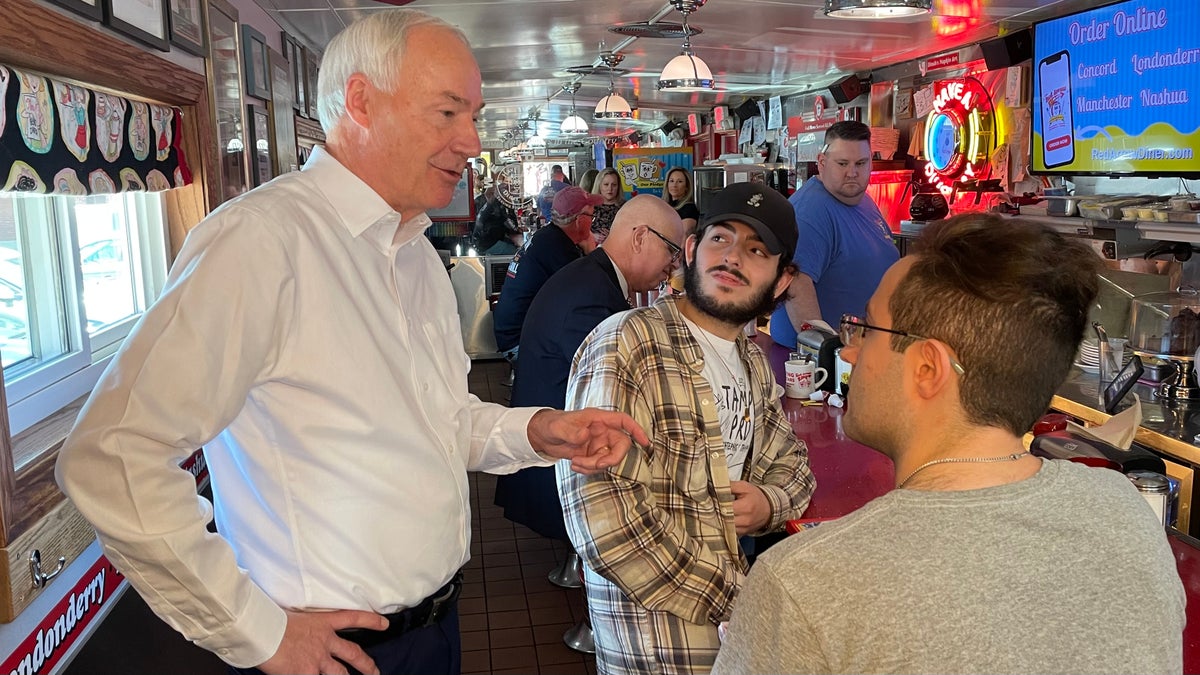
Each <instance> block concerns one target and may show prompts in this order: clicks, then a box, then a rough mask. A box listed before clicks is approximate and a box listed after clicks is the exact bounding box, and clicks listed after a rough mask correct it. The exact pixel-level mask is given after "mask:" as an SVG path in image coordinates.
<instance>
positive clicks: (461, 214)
mask: <svg viewBox="0 0 1200 675" xmlns="http://www.w3.org/2000/svg"><path fill="white" fill-rule="evenodd" d="M425 215H427V216H429V218H430V219H431V220H470V221H474V220H475V172H474V171H472V170H471V167H470V166H467V168H465V169H463V175H462V178H460V179H459V180H458V185H456V186H454V197H453V198H451V199H450V203H449V204H447V205H446V208H443V209H430V210H429V211H426V212H425Z"/></svg>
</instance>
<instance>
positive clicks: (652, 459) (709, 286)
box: [557, 183, 816, 673]
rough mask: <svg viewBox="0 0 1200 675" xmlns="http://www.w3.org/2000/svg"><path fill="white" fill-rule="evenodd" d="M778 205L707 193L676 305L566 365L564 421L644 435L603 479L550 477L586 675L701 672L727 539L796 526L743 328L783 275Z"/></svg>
mask: <svg viewBox="0 0 1200 675" xmlns="http://www.w3.org/2000/svg"><path fill="white" fill-rule="evenodd" d="M796 238H797V235H796V220H795V216H794V215H793V211H792V208H791V206H790V205H789V204H788V202H787V200H786V199H784V198H783V197H782V196H781V195H780V194H779V193H777V192H775V191H773V190H769V189H766V188H764V187H763V186H761V185H757V184H749V183H739V184H736V185H733V186H730V187H728V188H725V189H724V190H722V191H721V192H720V193H718V194H717V195H716V196H715V197H714V198H713V201H712V203H711V205H710V207H709V215H708V216H707V217H705V218H704V219H702V220H701V221H700V226H699V229H698V230H697V232H696V233H695V234H693V235H691V236H690V237H688V240H687V242H686V244H685V252H686V254H687V272H686V274H685V293H684V295H682V296H670V295H668V296H664V297H662V298H661V299H660V300H659V301H658V302H657V303H656V304H655V305H653V306H651V307H646V308H643V309H638V310H635V311H631V312H624V313H621V314H618V315H616V316H613V317H611V318H610V319H608V320H606V321H604V322H603V323H601V324H600V325H599V326H598V327H597V328H596V330H595V331H593V332H592V333H591V334H590V335H589V336H588V338H587V339H586V340H585V341H584V343H583V345H582V346H581V347H580V348H579V351H578V352H577V353H576V356H575V363H574V365H573V367H572V371H571V378H570V382H569V384H568V389H567V407H568V408H569V409H574V408H580V407H584V406H597V407H600V408H607V409H611V410H620V411H624V412H627V413H628V414H630V415H631V416H632V417H633V418H634V419H635V420H637V421H638V422H639V423H640V424H642V425H643V428H645V429H647V430H648V432H649V434H650V437H651V439H652V440H651V444H650V446H649V447H635V448H633V449H631V450H630V452H629V455H628V456H627V457H626V458H625V460H624V461H623V462H621V463H620V464H619V465H617V466H615V467H613V468H611V469H609V470H608V471H607V472H604V473H598V474H596V475H594V476H591V477H587V478H583V479H577V478H576V477H574V476H571V475H569V474H570V471H569V470H566V469H567V467H564V466H561V465H560V466H559V467H557V473H558V485H559V494H560V497H561V499H562V505H563V512H564V515H565V519H566V523H567V532H568V533H569V535H570V537H571V541H572V543H573V544H574V546H575V548H576V550H577V551H578V552H579V555H580V556H581V557H582V558H583V560H584V563H585V578H584V581H585V585H586V586H587V593H588V608H589V612H590V614H591V619H592V627H593V630H594V636H595V640H596V658H597V671H598V672H599V673H634V672H639V673H644V672H669V673H704V672H708V670H709V669H710V668H711V666H712V663H713V661H714V660H715V658H716V654H717V648H718V647H719V645H720V642H719V640H718V637H717V625H718V624H719V623H720V622H721V621H724V620H725V619H727V618H728V617H729V613H730V610H731V609H732V607H733V601H734V598H735V597H736V595H737V592H738V589H739V588H740V586H741V583H742V580H743V579H744V578H745V574H746V571H747V564H746V557H745V555H744V553H743V551H742V550H741V549H740V547H739V545H738V537H740V536H744V535H758V534H764V533H767V532H771V531H775V530H779V529H781V528H782V527H783V525H784V523H785V522H786V521H787V520H789V519H792V518H798V517H799V516H800V515H801V513H803V511H804V509H805V508H806V507H807V506H808V501H809V498H810V497H811V496H812V492H813V489H814V488H815V486H816V483H815V481H814V480H813V476H812V472H811V471H810V469H809V466H808V454H807V450H806V448H805V447H804V445H803V444H802V443H800V442H798V441H797V440H796V438H795V436H794V434H793V433H792V428H791V425H790V424H789V423H788V421H787V420H786V419H785V418H784V415H783V411H782V409H781V408H780V405H779V399H778V397H777V395H776V394H775V379H774V377H773V376H772V374H771V368H770V366H769V364H768V363H767V359H766V356H765V355H764V354H763V353H762V351H761V350H759V348H758V347H757V346H756V345H754V344H753V343H752V342H750V341H749V340H747V339H746V337H745V335H744V334H743V332H742V327H743V326H744V325H745V324H746V322H748V321H751V320H753V319H754V318H756V317H758V316H761V315H762V314H764V313H766V312H769V311H770V310H771V309H772V308H773V307H774V306H775V304H776V303H777V302H779V300H780V299H781V297H782V296H783V294H784V293H785V292H786V289H787V287H788V284H789V283H790V282H791V280H792V275H793V274H794V270H795V266H794V265H793V263H792V253H793V251H794V249H795V247H796Z"/></svg>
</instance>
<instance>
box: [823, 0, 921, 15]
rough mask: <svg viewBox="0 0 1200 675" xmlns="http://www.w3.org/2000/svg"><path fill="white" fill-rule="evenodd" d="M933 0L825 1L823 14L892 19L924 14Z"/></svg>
mask: <svg viewBox="0 0 1200 675" xmlns="http://www.w3.org/2000/svg"><path fill="white" fill-rule="evenodd" d="M932 6H933V0H825V14H826V15H827V16H833V17H837V18H839V19H892V18H900V17H906V16H917V15H919V14H926V13H928V12H929V10H930V8H931V7H932Z"/></svg>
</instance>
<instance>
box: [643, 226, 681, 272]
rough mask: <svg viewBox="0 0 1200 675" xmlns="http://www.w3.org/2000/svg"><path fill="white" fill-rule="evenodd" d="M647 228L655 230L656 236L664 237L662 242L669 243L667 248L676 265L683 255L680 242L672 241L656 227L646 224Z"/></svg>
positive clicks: (672, 262)
mask: <svg viewBox="0 0 1200 675" xmlns="http://www.w3.org/2000/svg"><path fill="white" fill-rule="evenodd" d="M646 229H647V230H650V231H651V232H653V233H654V236H656V237H658V238H659V239H662V243H664V244H666V245H667V250H668V251H670V252H671V264H672V265H674V264H675V263H677V262H679V257H680V256H682V255H683V249H682V248H680V246H679V244H676V243H675V242H673V241H671V240H670V239H667V238H666V237H664V236H662V235H661V234H659V233H658V230H656V229H654V228H653V227H650V226H649V225H647V226H646Z"/></svg>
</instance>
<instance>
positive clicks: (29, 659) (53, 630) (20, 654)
mask: <svg viewBox="0 0 1200 675" xmlns="http://www.w3.org/2000/svg"><path fill="white" fill-rule="evenodd" d="M123 579H124V577H123V576H121V573H120V572H118V571H117V570H116V568H115V567H113V566H112V565H111V564H110V563H109V562H108V558H105V557H104V556H100V559H99V560H97V561H96V562H95V564H93V565H92V567H91V569H89V570H88V571H87V573H86V574H84V575H83V576H82V577H81V578H80V579H79V582H78V583H76V584H75V587H74V588H72V589H71V591H70V592H69V593H66V594H65V595H64V597H63V599H62V600H59V602H58V604H57V605H55V606H54V608H53V609H51V610H50V611H49V612H47V613H46V616H45V617H44V618H43V619H42V622H41V623H40V624H38V626H37V628H35V629H34V630H33V631H32V632H31V633H30V634H29V636H28V637H26V638H25V640H24V641H23V642H21V645H20V646H19V647H17V649H15V650H13V652H12V653H11V654H9V655H8V658H7V659H5V661H4V665H3V666H0V673H8V674H9V675H36V674H37V673H48V672H50V671H51V670H53V668H54V666H55V665H56V664H57V663H58V662H59V661H60V660H61V659H62V657H63V654H66V653H67V650H68V649H69V648H70V647H71V645H72V644H73V643H74V642H75V640H76V639H77V638H78V637H79V636H80V635H82V634H83V633H84V628H85V627H86V626H87V625H88V624H89V623H91V622H92V621H94V620H95V618H96V615H97V614H99V612H100V607H101V606H103V605H104V603H106V602H108V601H109V598H110V597H112V594H113V593H114V592H115V591H116V590H117V587H118V586H120V585H121V581H122V580H123Z"/></svg>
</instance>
